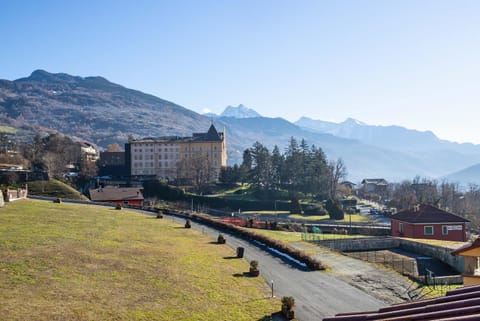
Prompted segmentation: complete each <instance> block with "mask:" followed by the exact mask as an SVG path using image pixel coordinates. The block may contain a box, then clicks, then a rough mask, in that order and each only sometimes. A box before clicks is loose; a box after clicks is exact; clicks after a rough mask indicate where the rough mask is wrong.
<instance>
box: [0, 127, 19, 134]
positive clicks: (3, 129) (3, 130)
mask: <svg viewBox="0 0 480 321" xmlns="http://www.w3.org/2000/svg"><path fill="white" fill-rule="evenodd" d="M16 132H17V130H16V129H15V128H13V127H10V126H0V133H7V134H15V133H16Z"/></svg>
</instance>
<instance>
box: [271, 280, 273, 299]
mask: <svg viewBox="0 0 480 321" xmlns="http://www.w3.org/2000/svg"><path fill="white" fill-rule="evenodd" d="M271 284H272V298H273V297H274V295H273V280H272V281H271Z"/></svg>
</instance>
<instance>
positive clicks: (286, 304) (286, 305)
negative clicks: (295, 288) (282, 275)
mask: <svg viewBox="0 0 480 321" xmlns="http://www.w3.org/2000/svg"><path fill="white" fill-rule="evenodd" d="M294 306H295V299H294V298H293V297H291V296H284V297H282V314H283V315H284V316H285V317H286V318H287V319H289V320H292V319H293V318H294V317H295V311H293V307H294Z"/></svg>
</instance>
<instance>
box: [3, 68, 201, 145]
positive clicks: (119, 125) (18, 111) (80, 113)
mask: <svg viewBox="0 0 480 321" xmlns="http://www.w3.org/2000/svg"><path fill="white" fill-rule="evenodd" d="M0 121H2V122H4V123H7V124H8V123H10V124H15V125H16V127H19V126H24V125H25V126H33V127H40V128H49V129H54V130H57V131H59V132H62V133H65V134H68V135H71V136H75V137H79V138H81V139H84V140H88V141H91V142H93V143H95V144H97V145H100V146H106V145H108V144H109V143H112V142H119V141H120V142H121V141H126V140H127V138H128V135H136V136H152V135H155V136H162V135H189V134H191V133H192V132H194V131H199V130H202V129H203V130H204V129H205V128H208V126H209V120H208V119H207V118H205V117H203V116H201V115H198V114H197V113H195V112H193V111H191V110H188V109H186V108H184V107H182V106H179V105H177V104H174V103H172V102H169V101H166V100H163V99H160V98H157V97H155V96H152V95H148V94H145V93H142V92H140V91H137V90H132V89H128V88H125V87H123V86H120V85H118V84H114V83H111V82H109V81H108V80H106V79H105V78H102V77H85V78H82V77H78V76H71V75H68V74H64V73H58V74H52V73H48V72H46V71H44V70H36V71H34V72H33V73H32V74H31V75H30V77H26V78H21V79H18V80H15V81H8V80H0Z"/></svg>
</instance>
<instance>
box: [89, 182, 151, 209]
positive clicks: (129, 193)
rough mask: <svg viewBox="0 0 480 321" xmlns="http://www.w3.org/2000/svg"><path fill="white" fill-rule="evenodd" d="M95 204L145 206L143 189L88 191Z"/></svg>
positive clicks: (112, 187) (93, 189)
mask: <svg viewBox="0 0 480 321" xmlns="http://www.w3.org/2000/svg"><path fill="white" fill-rule="evenodd" d="M88 192H89V194H90V199H91V200H92V201H93V202H101V203H114V204H120V205H136V206H142V205H143V194H142V189H141V188H138V187H116V186H106V187H99V188H92V189H89V190H88Z"/></svg>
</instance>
